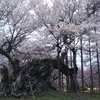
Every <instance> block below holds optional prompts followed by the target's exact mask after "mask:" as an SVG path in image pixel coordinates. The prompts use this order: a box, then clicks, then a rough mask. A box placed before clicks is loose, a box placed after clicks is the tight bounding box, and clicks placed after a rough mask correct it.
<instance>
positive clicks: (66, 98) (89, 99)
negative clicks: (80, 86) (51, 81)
mask: <svg viewBox="0 0 100 100" xmlns="http://www.w3.org/2000/svg"><path fill="white" fill-rule="evenodd" d="M0 100H100V93H93V94H92V93H84V94H83V93H78V94H75V93H67V92H54V91H49V92H47V93H43V94H38V95H36V96H35V97H34V98H32V97H26V98H18V99H16V98H0Z"/></svg>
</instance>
